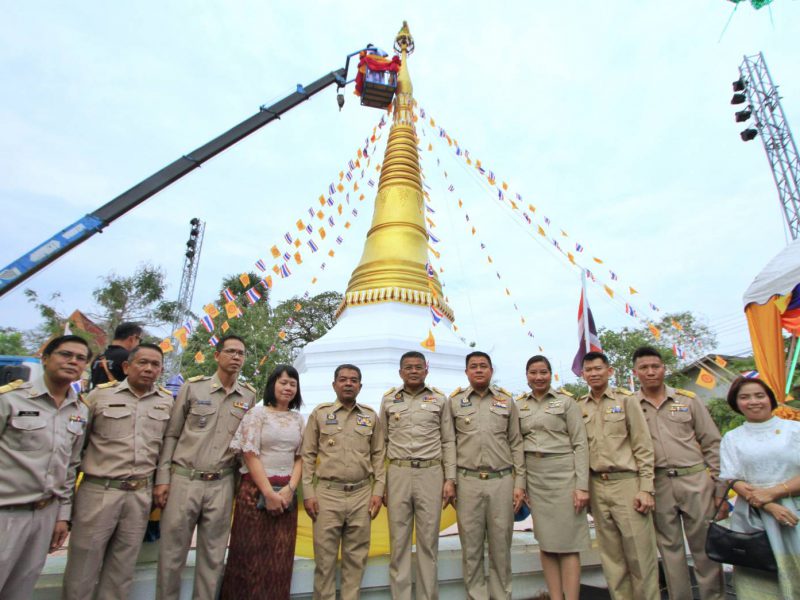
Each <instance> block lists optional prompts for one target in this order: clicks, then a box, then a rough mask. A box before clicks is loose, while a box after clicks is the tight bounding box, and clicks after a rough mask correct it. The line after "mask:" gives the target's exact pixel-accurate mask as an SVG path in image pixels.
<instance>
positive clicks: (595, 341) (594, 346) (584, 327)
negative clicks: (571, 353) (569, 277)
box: [572, 290, 603, 377]
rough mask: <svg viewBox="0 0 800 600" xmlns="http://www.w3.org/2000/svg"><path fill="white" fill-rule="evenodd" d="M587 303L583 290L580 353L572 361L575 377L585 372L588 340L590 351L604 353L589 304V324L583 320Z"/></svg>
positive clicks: (579, 317) (579, 332) (587, 309)
mask: <svg viewBox="0 0 800 600" xmlns="http://www.w3.org/2000/svg"><path fill="white" fill-rule="evenodd" d="M585 301H586V299H585V298H584V295H583V290H581V300H580V302H579V303H578V352H577V353H576V354H575V358H574V359H573V361H572V372H573V373H575V375H577V376H579V377H580V375H581V372H582V371H583V357H584V356H586V340H587V338H588V340H589V350H590V351H591V352H602V351H603V348H602V347H601V346H600V338H598V337H597V328H596V327H595V326H594V317H593V316H592V309H591V308H589V305H588V302H587V305H586V316H587V318H588V321H589V322H588V323H587V322H585V321H584V318H583V303H584V302H585Z"/></svg>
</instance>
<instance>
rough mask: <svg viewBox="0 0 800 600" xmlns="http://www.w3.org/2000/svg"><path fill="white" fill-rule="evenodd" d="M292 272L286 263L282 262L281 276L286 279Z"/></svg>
mask: <svg viewBox="0 0 800 600" xmlns="http://www.w3.org/2000/svg"><path fill="white" fill-rule="evenodd" d="M291 274H292V272H291V271H290V270H289V267H288V266H287V265H286V264H282V265H281V277H283V278H284V279H285V278H286V277H289V275H291Z"/></svg>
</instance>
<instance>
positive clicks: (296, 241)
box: [294, 238, 300, 248]
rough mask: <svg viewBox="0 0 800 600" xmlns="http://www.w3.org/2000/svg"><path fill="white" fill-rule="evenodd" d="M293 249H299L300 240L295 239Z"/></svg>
mask: <svg viewBox="0 0 800 600" xmlns="http://www.w3.org/2000/svg"><path fill="white" fill-rule="evenodd" d="M294 247H295V248H299V247H300V238H297V239H296V240H295V241H294Z"/></svg>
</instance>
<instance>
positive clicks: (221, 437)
mask: <svg viewBox="0 0 800 600" xmlns="http://www.w3.org/2000/svg"><path fill="white" fill-rule="evenodd" d="M254 402H255V389H254V388H253V387H252V386H251V385H249V384H242V383H239V382H236V383H235V384H234V386H233V389H232V390H231V392H230V393H228V392H226V391H225V388H224V387H222V384H221V383H220V380H219V378H218V377H217V375H216V374H215V375H213V376H212V377H202V376H201V377H192V378H191V379H189V380H188V381H187V382H186V383H185V384H184V385H183V386H182V387H181V390H180V392H178V397H177V398H176V400H175V405H174V406H173V408H172V414H171V416H170V419H169V425H167V433H166V437H165V439H164V446H163V448H162V449H161V457H160V459H159V463H158V470H157V471H156V485H158V484H162V483H168V484H170V488H169V499H168V500H167V506H166V508H165V509H164V510H163V511H162V513H161V547H160V549H159V555H158V576H157V582H158V583H157V588H156V598H158V599H159V600H161V599H164V600H177V598H178V597H179V595H180V588H181V574H182V573H183V567H184V566H185V565H186V554H187V552H188V551H189V546H190V544H191V542H192V533H193V532H194V529H195V526H197V548H196V553H197V559H196V562H195V574H194V592H193V595H192V597H193V598H194V599H195V600H200V599H205V600H213V599H214V598H216V595H217V588H218V587H219V583H220V581H221V578H222V570H223V566H224V564H223V561H224V560H225V549H226V547H227V544H228V534H229V532H230V528H231V511H232V508H233V493H234V477H233V472H234V469H235V466H236V455H235V454H234V451H233V450H231V449H230V448H229V446H230V443H231V438H233V434H234V433H236V430H237V429H238V427H239V423H241V421H242V417H244V414H245V412H247V410H248V409H249V408H251V407H252V406H253V404H254Z"/></svg>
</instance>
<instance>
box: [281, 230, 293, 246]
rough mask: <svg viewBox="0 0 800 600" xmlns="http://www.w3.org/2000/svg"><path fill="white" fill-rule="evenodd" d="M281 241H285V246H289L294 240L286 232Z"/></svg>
mask: <svg viewBox="0 0 800 600" xmlns="http://www.w3.org/2000/svg"><path fill="white" fill-rule="evenodd" d="M283 239H285V240H286V243H287V244H291V243H292V242H293V241H294V239H293V238H292V236H291V234H289V232H288V231H287V232H286V233H284V234H283Z"/></svg>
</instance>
